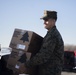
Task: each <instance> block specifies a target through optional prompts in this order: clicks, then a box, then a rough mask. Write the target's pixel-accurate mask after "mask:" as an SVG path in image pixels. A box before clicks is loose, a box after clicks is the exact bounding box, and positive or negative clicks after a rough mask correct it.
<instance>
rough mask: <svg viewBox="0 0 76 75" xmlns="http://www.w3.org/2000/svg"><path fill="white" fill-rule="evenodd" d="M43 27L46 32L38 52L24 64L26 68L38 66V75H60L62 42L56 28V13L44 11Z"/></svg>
mask: <svg viewBox="0 0 76 75" xmlns="http://www.w3.org/2000/svg"><path fill="white" fill-rule="evenodd" d="M41 19H43V20H44V27H45V28H46V29H47V30H48V31H47V34H46V36H45V37H44V39H43V42H42V46H41V49H40V50H39V52H38V53H37V54H36V55H35V56H34V57H32V58H31V59H30V60H29V61H27V62H26V63H25V66H26V67H30V66H37V65H38V66H39V71H38V75H61V71H62V66H63V57H64V42H63V39H62V37H61V34H60V33H59V31H58V29H57V28H56V21H57V12H56V11H44V16H43V17H42V18H41Z"/></svg>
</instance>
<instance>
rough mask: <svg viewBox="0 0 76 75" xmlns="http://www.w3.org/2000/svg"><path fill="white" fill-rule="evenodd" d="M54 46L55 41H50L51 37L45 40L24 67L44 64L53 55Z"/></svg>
mask: <svg viewBox="0 0 76 75" xmlns="http://www.w3.org/2000/svg"><path fill="white" fill-rule="evenodd" d="M55 44H56V41H55V39H52V38H51V37H48V38H46V40H45V41H44V42H43V45H42V47H41V49H40V51H39V52H38V53H37V54H36V55H35V56H34V57H33V58H31V60H29V61H27V62H26V65H27V66H35V65H41V64H43V63H46V62H47V61H48V60H49V59H50V57H51V55H52V53H53V50H54V48H55Z"/></svg>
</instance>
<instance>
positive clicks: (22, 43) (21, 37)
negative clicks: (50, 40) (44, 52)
mask: <svg viewBox="0 0 76 75" xmlns="http://www.w3.org/2000/svg"><path fill="white" fill-rule="evenodd" d="M42 40H43V38H42V37H41V36H40V35H38V34H36V33H35V32H32V31H27V30H22V29H15V31H14V33H13V36H12V39H11V42H10V45H9V47H11V48H16V49H22V50H24V51H27V52H32V53H36V52H37V51H38V50H39V49H40V47H41V44H42Z"/></svg>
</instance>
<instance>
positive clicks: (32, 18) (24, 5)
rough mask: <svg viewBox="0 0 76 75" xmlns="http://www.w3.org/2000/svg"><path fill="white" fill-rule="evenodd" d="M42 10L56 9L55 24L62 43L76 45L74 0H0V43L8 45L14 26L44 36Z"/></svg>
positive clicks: (3, 45) (75, 9) (4, 45)
mask: <svg viewBox="0 0 76 75" xmlns="http://www.w3.org/2000/svg"><path fill="white" fill-rule="evenodd" d="M44 10H54V11H57V16H58V19H57V22H56V26H57V29H58V30H59V32H60V33H61V35H62V38H63V40H64V44H65V45H66V44H72V45H76V0H0V44H1V46H2V47H9V44H10V42H11V39H12V35H13V33H14V30H15V28H18V29H23V30H28V31H33V32H35V33H37V34H39V35H40V36H42V37H44V36H45V35H46V32H47V30H46V29H45V28H44V24H43V20H40V18H41V17H42V16H43V15H44Z"/></svg>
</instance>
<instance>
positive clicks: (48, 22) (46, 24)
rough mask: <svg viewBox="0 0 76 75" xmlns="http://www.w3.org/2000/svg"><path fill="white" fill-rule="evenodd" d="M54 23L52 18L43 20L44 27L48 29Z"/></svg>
mask: <svg viewBox="0 0 76 75" xmlns="http://www.w3.org/2000/svg"><path fill="white" fill-rule="evenodd" d="M54 25H55V20H54V19H45V20H44V27H45V28H46V29H48V30H50V29H51V28H52V27H53V26H54Z"/></svg>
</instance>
